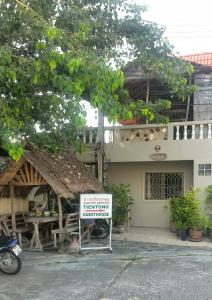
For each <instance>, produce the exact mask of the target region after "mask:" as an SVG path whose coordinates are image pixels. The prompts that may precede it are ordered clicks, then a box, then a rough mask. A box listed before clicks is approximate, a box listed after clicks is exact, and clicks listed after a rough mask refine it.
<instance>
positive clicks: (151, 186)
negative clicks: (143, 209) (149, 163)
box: [145, 172, 184, 200]
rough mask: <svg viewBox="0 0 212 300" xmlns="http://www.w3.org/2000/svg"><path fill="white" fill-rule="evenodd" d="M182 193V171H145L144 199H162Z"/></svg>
mask: <svg viewBox="0 0 212 300" xmlns="http://www.w3.org/2000/svg"><path fill="white" fill-rule="evenodd" d="M183 194H184V173H183V172H179V173H174V172H173V173H165V172H163V173H146V174H145V199H146V200H164V199H169V198H171V197H174V196H180V195H183Z"/></svg>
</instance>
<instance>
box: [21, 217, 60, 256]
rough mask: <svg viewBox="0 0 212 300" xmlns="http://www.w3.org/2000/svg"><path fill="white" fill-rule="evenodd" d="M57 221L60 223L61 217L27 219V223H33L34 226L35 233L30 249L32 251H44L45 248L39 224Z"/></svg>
mask: <svg viewBox="0 0 212 300" xmlns="http://www.w3.org/2000/svg"><path fill="white" fill-rule="evenodd" d="M57 221H59V217H28V218H27V219H26V222H27V223H32V224H33V225H34V231H33V235H32V239H31V242H30V247H29V248H30V249H31V250H32V249H34V250H38V251H43V246H42V244H41V241H40V236H39V224H46V223H53V222H57Z"/></svg>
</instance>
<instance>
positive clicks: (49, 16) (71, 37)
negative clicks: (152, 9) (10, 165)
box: [0, 0, 192, 159]
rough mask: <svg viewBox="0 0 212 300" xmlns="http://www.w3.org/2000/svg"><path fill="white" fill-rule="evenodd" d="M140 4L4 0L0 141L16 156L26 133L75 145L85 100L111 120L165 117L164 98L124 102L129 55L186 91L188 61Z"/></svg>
mask: <svg viewBox="0 0 212 300" xmlns="http://www.w3.org/2000/svg"><path fill="white" fill-rule="evenodd" d="M144 11H145V7H143V6H138V5H135V4H131V3H129V2H128V1H127V0H100V1H97V0H61V1H57V0H45V1H44V0H2V1H1V3H0V127H1V131H0V141H1V145H2V147H3V148H4V149H6V150H9V153H10V155H11V156H13V158H15V159H17V158H18V157H20V155H21V153H22V142H23V140H24V139H28V138H30V140H32V141H34V142H36V143H37V144H38V145H40V146H45V147H49V148H51V149H57V148H62V147H64V146H69V145H70V144H74V145H75V146H76V147H79V146H80V145H79V143H78V142H77V139H76V134H77V130H78V129H79V128H80V127H82V126H84V125H85V111H84V109H83V107H82V105H81V100H82V99H87V100H89V101H90V103H91V105H92V106H93V107H98V108H99V109H100V110H102V111H103V112H104V114H105V115H107V116H108V117H109V119H110V120H117V119H119V118H132V117H133V115H135V113H136V114H138V113H139V114H140V115H141V116H144V117H146V118H148V119H150V120H156V121H157V117H158V118H159V120H160V121H161V120H162V121H163V119H161V116H160V111H161V110H162V109H164V108H165V109H167V108H169V107H170V103H169V102H168V101H166V100H159V101H158V102H156V103H155V104H152V103H149V104H148V105H146V103H145V102H144V101H142V99H141V101H138V102H131V101H129V99H128V95H127V92H126V91H125V90H124V88H123V84H124V75H123V72H122V71H121V67H122V66H123V58H125V57H126V56H127V57H128V59H131V60H132V59H133V60H135V63H137V64H139V65H141V66H142V67H143V69H144V70H145V71H148V72H149V71H150V72H152V73H155V74H156V75H157V76H159V77H160V78H161V80H162V81H164V82H165V83H166V84H167V85H168V86H169V87H170V89H171V90H172V91H173V92H174V93H176V94H178V96H180V97H181V98H183V97H185V96H186V94H187V93H188V92H189V87H188V86H187V82H186V78H185V77H184V76H186V75H188V74H190V73H191V72H192V70H191V67H189V66H187V65H185V64H183V63H180V62H179V61H178V60H177V59H176V58H174V57H173V56H172V55H171V53H172V48H171V46H170V45H169V43H168V41H167V40H166V39H164V38H163V28H160V27H158V26H157V25H156V24H152V23H149V22H146V21H144V20H143V18H142V14H143V13H144ZM114 65H115V66H116V68H114ZM182 74H183V75H182Z"/></svg>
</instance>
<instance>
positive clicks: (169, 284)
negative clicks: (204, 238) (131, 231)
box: [0, 241, 212, 300]
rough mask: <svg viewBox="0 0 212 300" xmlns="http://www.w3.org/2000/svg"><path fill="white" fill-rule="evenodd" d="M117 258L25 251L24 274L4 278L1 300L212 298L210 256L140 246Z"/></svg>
mask: <svg viewBox="0 0 212 300" xmlns="http://www.w3.org/2000/svg"><path fill="white" fill-rule="evenodd" d="M113 249H114V251H113V253H112V254H109V253H108V252H107V251H106V252H95V253H94V252H91V251H90V252H89V253H85V254H82V255H70V254H62V255H61V254H56V253H50V252H46V253H30V252H25V253H24V258H23V268H22V271H21V272H20V273H19V274H18V275H16V276H6V275H4V274H1V273H0V299H1V300H5V299H7V300H8V299H14V300H19V299H20V300H25V299H27V300H35V299H36V300H50V299H51V300H59V299H61V300H62V299H63V300H64V299H65V300H66V299H70V300H78V299H82V300H87V299H90V300H97V299H99V300H100V299H101V300H103V299H104V300H106V299H107V300H109V299H120V300H125V299H126V300H128V299H135V300H137V299H139V300H140V299H142V300H150V299H154V300H155V299H161V300H166V299H167V300H172V299H173V300H178V299H179V300H184V299H185V300H189V299H192V300H196V299H198V300H206V299H208V300H209V299H212V252H211V250H210V249H200V248H199V249H197V248H191V247H189V248H186V247H180V246H167V245H156V244H146V243H145V244H144V243H136V242H121V241H115V242H114V243H113Z"/></svg>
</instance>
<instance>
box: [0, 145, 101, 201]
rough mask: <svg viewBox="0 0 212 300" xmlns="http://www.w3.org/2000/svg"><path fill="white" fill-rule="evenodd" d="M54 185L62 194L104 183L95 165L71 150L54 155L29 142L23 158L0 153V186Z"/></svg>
mask: <svg viewBox="0 0 212 300" xmlns="http://www.w3.org/2000/svg"><path fill="white" fill-rule="evenodd" d="M9 183H12V184H13V185H17V186H30V185H31V186H33V185H45V184H46V185H50V186H51V187H52V189H53V190H54V191H55V193H56V194H58V195H59V196H61V197H64V198H72V197H74V194H76V193H83V192H100V191H102V187H101V184H100V183H99V182H98V180H97V179H96V178H95V177H94V175H93V174H92V172H91V169H90V168H89V167H88V166H86V165H85V164H83V163H81V162H80V161H78V160H77V159H76V157H75V155H74V154H73V153H72V152H70V151H64V152H63V153H60V154H58V155H52V154H49V153H47V152H46V151H43V150H40V149H37V148H35V147H32V146H31V145H30V146H28V149H27V150H25V151H24V154H23V156H22V157H21V159H20V160H19V161H17V162H16V161H13V160H11V159H8V158H5V157H0V186H5V185H8V184H9Z"/></svg>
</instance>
